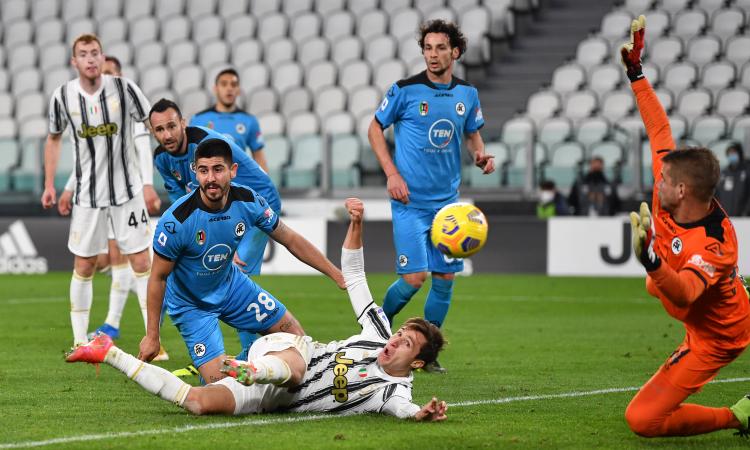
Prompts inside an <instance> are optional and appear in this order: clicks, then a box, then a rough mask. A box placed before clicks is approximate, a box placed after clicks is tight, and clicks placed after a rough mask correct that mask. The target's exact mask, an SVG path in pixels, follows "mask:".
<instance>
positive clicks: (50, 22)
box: [0, 17, 65, 51]
mask: <svg viewBox="0 0 750 450" xmlns="http://www.w3.org/2000/svg"><path fill="white" fill-rule="evenodd" d="M63 36H65V24H64V23H62V21H61V20H59V19H56V18H54V17H52V18H49V19H47V20H45V21H44V22H42V23H40V24H38V25H37V26H36V33H35V35H34V42H35V43H36V45H37V47H43V46H45V45H48V44H57V43H60V42H62V41H63V39H64V38H63ZM0 51H1V50H0Z"/></svg>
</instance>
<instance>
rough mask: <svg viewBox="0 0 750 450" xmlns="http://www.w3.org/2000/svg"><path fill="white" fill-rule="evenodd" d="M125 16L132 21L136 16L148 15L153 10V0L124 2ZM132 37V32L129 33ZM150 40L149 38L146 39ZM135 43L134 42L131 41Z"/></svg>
mask: <svg viewBox="0 0 750 450" xmlns="http://www.w3.org/2000/svg"><path fill="white" fill-rule="evenodd" d="M124 6H125V18H126V19H128V20H129V21H131V23H132V21H133V19H136V18H144V17H150V16H151V15H152V14H153V11H154V0H141V1H137V2H125V5H124ZM130 36H131V37H132V36H133V34H132V33H131V34H130ZM148 40H151V39H148ZM133 45H135V43H133Z"/></svg>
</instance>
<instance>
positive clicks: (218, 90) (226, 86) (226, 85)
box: [190, 68, 268, 173]
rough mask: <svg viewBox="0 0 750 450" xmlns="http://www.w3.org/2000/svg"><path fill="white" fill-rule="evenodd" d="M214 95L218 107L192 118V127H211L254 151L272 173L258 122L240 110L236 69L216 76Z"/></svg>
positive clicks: (255, 156) (214, 106)
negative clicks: (267, 161)
mask: <svg viewBox="0 0 750 450" xmlns="http://www.w3.org/2000/svg"><path fill="white" fill-rule="evenodd" d="M214 95H215V96H216V104H215V105H213V106H211V107H210V108H208V109H206V110H204V111H201V112H199V113H198V114H196V115H194V116H193V117H192V118H191V119H190V126H200V127H206V128H210V129H212V130H214V131H217V132H219V133H221V134H223V135H224V136H226V137H231V138H232V139H234V141H235V143H237V145H239V146H240V148H242V149H246V148H247V149H250V153H251V155H252V156H253V159H254V160H255V162H257V163H258V165H259V166H260V167H262V168H263V170H264V171H266V173H268V164H267V163H266V155H265V152H264V150H263V134H262V133H261V131H260V124H258V119H256V118H255V116H254V115H252V114H249V113H247V112H245V111H243V110H241V109H240V108H239V107H237V97H239V95H240V76H239V74H238V73H237V71H236V70H234V69H232V68H227V69H224V70H222V71H221V72H219V73H218V74H217V75H216V80H215V81H214Z"/></svg>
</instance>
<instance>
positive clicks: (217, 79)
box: [214, 67, 240, 84]
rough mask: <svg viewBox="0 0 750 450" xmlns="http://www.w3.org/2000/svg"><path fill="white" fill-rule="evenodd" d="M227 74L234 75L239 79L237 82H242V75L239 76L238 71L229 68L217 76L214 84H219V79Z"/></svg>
mask: <svg viewBox="0 0 750 450" xmlns="http://www.w3.org/2000/svg"><path fill="white" fill-rule="evenodd" d="M226 74H229V75H234V76H235V77H237V81H239V80H240V74H238V73H237V71H236V70H234V69H233V68H231V67H227V68H226V69H224V70H222V71H221V72H219V73H217V74H216V78H214V84H219V78H221V76H222V75H226Z"/></svg>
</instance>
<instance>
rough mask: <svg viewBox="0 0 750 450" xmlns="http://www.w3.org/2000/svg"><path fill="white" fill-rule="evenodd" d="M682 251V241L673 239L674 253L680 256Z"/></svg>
mask: <svg viewBox="0 0 750 450" xmlns="http://www.w3.org/2000/svg"><path fill="white" fill-rule="evenodd" d="M681 251H682V240H681V239H680V238H678V237H676V238H674V239H672V253H674V254H675V255H679V254H680V252H681Z"/></svg>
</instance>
